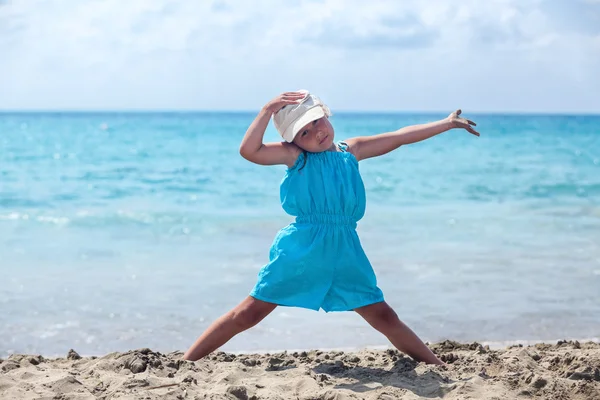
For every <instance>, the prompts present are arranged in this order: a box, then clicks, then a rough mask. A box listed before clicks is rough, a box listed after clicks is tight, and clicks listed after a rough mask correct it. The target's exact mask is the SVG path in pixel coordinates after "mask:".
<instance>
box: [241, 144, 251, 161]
mask: <svg viewBox="0 0 600 400" xmlns="http://www.w3.org/2000/svg"><path fill="white" fill-rule="evenodd" d="M252 154H254V151H252V150H249V149H248V148H247V147H245V146H240V156H242V157H243V158H245V159H246V160H248V161H252V160H251V158H252Z"/></svg>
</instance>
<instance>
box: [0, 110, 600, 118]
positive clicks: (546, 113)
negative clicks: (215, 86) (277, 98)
mask: <svg viewBox="0 0 600 400" xmlns="http://www.w3.org/2000/svg"><path fill="white" fill-rule="evenodd" d="M257 112H258V111H257V110H224V109H218V110H206V109H204V110H203V109H187V108H185V109H54V110H53V109H0V115H2V114H59V113H66V114H119V113H120V114H155V113H156V114H159V113H163V114H193V113H194V114H256V113H257ZM446 113H448V111H439V110H438V111H436V110H429V111H423V110H421V111H418V110H401V111H393V110H351V109H346V110H338V111H334V112H333V115H334V116H335V114H373V115H377V114H379V115H407V114H412V115H415V114H416V115H432V114H446ZM466 113H467V114H471V115H515V116H516V115H539V116H574V117H575V116H590V117H593V116H600V111H514V110H512V111H481V110H480V111H467V112H466Z"/></svg>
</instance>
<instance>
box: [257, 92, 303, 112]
mask: <svg viewBox="0 0 600 400" xmlns="http://www.w3.org/2000/svg"><path fill="white" fill-rule="evenodd" d="M304 97H306V93H303V92H285V93H282V94H280V95H279V96H277V97H275V98H274V99H273V100H271V101H270V102H268V103H267V104H266V105H265V107H264V108H265V109H266V110H267V111H269V112H270V113H271V114H275V113H276V112H277V111H279V110H281V109H282V108H283V107H285V106H287V105H289V104H298V103H300V102H301V101H302V100H303V99H304Z"/></svg>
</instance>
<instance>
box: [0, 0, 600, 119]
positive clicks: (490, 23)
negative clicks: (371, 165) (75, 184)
mask: <svg viewBox="0 0 600 400" xmlns="http://www.w3.org/2000/svg"><path fill="white" fill-rule="evenodd" d="M296 89H308V90H310V91H311V92H313V93H315V94H317V95H319V96H320V97H321V98H322V99H323V100H324V101H325V102H326V103H328V105H329V106H330V107H331V109H332V110H333V111H334V112H335V111H391V112H410V111H424V112H428V111H435V112H437V111H452V110H454V109H456V108H462V109H463V110H466V111H472V112H519V113H527V112H541V113H600V0H485V1H482V0H462V1H449V0H427V1H417V0H402V1H399V0H395V1H377V0H368V1H367V0H360V1H355V0H322V1H317V0H303V1H299V0H285V1H283V0H279V1H271V0H253V1H246V0H243V1H242V0H239V1H224V0H215V1H208V0H205V1H201V0H187V1H183V0H182V1H179V0H127V1H122V0H0V110H258V109H260V107H262V105H263V104H265V103H266V102H267V101H269V100H270V99H271V98H273V97H274V96H276V95H277V94H279V93H281V92H283V91H290V90H296Z"/></svg>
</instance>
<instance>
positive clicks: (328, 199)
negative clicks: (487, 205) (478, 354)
mask: <svg viewBox="0 0 600 400" xmlns="http://www.w3.org/2000/svg"><path fill="white" fill-rule="evenodd" d="M460 113H461V112H460V110H458V111H456V112H453V113H452V114H450V116H448V118H446V119H443V120H440V121H437V122H432V123H428V124H423V125H415V126H409V127H406V128H402V129H400V130H397V131H394V132H389V133H383V134H380V135H376V136H365V137H356V138H353V139H348V140H346V141H345V142H337V143H336V142H334V133H333V127H332V126H331V123H330V122H329V119H328V117H329V116H330V115H331V112H330V111H329V108H328V107H327V106H326V105H325V104H323V103H322V102H321V100H320V99H319V98H318V97H316V96H314V95H312V94H310V93H308V92H307V91H298V92H287V93H283V94H281V95H279V96H277V97H276V98H274V99H273V100H271V101H270V102H269V103H267V105H266V106H264V107H263V108H262V110H261V111H260V112H259V114H258V116H257V117H256V118H255V119H254V121H253V122H252V124H251V125H250V127H249V128H248V130H247V132H246V135H245V136H244V138H243V140H242V144H241V146H240V154H241V155H242V156H243V157H244V158H246V159H247V160H248V161H251V162H254V163H256V164H261V165H274V164H285V165H287V166H288V169H287V172H286V175H285V177H284V179H283V181H282V182H281V188H280V197H281V204H282V206H283V209H284V210H285V211H286V212H287V213H289V214H291V215H293V216H295V217H296V221H295V222H293V223H291V224H290V225H288V226H286V227H285V228H283V229H282V230H281V231H279V233H278V234H277V236H276V237H275V240H274V242H273V244H272V246H271V249H270V257H269V263H268V264H267V265H265V266H264V267H263V268H262V269H261V270H260V273H259V274H258V282H257V283H256V285H255V287H254V289H253V290H252V292H251V293H250V296H249V297H247V298H246V299H245V300H243V301H242V302H241V303H240V304H239V305H238V306H236V307H235V308H234V309H233V310H231V311H229V312H228V313H227V314H225V315H223V316H222V317H220V318H219V319H218V320H216V321H215V322H214V323H213V324H212V325H211V326H210V327H209V328H208V329H207V330H206V331H205V332H204V333H203V334H202V335H201V336H200V337H199V338H198V339H197V340H196V342H195V343H194V344H193V345H192V347H190V348H189V350H188V351H187V352H186V353H185V355H184V356H183V357H184V359H186V360H192V361H195V360H198V359H200V358H202V357H204V356H206V355H207V354H209V353H211V352H212V351H214V350H216V349H217V348H219V347H220V346H222V345H223V344H225V343H226V342H227V341H229V340H230V339H231V338H232V337H233V336H235V335H237V334H238V333H240V332H243V331H245V330H246V329H248V328H250V327H252V326H254V325H256V324H257V323H258V322H260V321H261V320H262V319H263V318H265V317H266V316H267V315H269V313H271V312H272V311H273V310H274V309H275V308H276V307H277V306H278V305H281V306H293V307H304V308H309V309H313V310H317V311H318V310H319V309H320V308H322V309H323V310H325V311H326V312H329V311H351V310H353V311H356V312H357V313H358V314H359V315H360V316H361V317H363V318H364V319H365V320H366V321H367V322H368V323H369V324H370V325H371V326H373V328H375V329H377V330H378V331H379V332H381V333H383V334H384V335H385V336H386V337H387V338H388V339H389V340H390V342H391V343H392V344H393V345H394V346H396V348H398V350H400V351H402V352H404V353H406V354H408V355H409V356H411V357H413V358H414V359H416V360H418V361H424V362H426V363H431V364H443V363H442V361H441V360H440V359H438V358H437V357H436V356H435V355H434V354H433V353H432V352H431V350H429V348H428V347H427V346H426V345H425V344H424V343H423V342H422V341H421V340H420V339H419V338H418V337H417V336H416V335H415V334H414V333H413V332H412V331H411V330H410V329H409V328H408V327H407V326H406V325H404V324H403V323H402V321H400V319H399V318H398V316H397V315H396V313H395V312H394V310H393V309H392V308H391V307H390V306H389V305H388V304H387V303H386V302H385V301H384V299H383V293H382V292H381V290H380V289H379V288H378V287H377V281H376V278H375V273H374V272H373V269H372V267H371V264H370V263H369V260H368V258H367V256H366V255H365V253H364V251H363V249H362V247H361V244H360V241H359V238H358V235H357V233H356V223H357V221H358V220H359V219H361V218H362V216H363V215H364V212H365V189H364V186H363V182H362V179H361V176H360V173H359V171H358V162H359V161H361V160H364V159H366V158H370V157H377V156H380V155H383V154H386V153H388V152H390V151H392V150H395V149H397V148H398V147H400V146H402V145H404V144H409V143H415V142H418V141H421V140H424V139H428V138H430V137H432V136H435V135H437V134H440V133H442V132H445V131H447V130H450V129H452V128H463V129H466V130H467V131H468V132H470V133H472V134H474V135H476V136H479V133H477V132H476V131H475V130H474V129H473V127H472V125H473V126H474V125H475V123H473V122H472V121H469V120H467V119H464V118H462V117H460ZM271 116H273V119H274V124H275V127H276V128H277V131H278V132H279V133H280V134H281V136H282V137H283V139H284V140H285V142H279V143H263V136H264V133H265V130H266V128H267V125H268V124H269V121H270V119H271Z"/></svg>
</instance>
